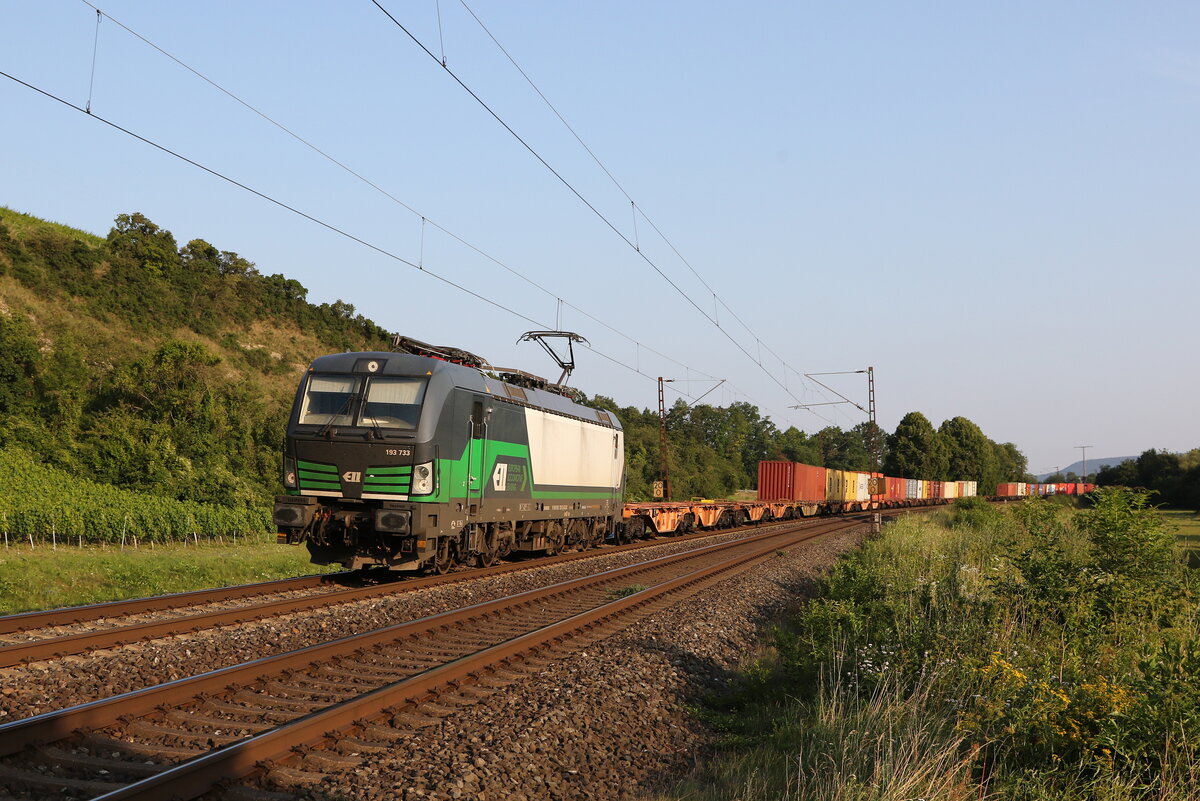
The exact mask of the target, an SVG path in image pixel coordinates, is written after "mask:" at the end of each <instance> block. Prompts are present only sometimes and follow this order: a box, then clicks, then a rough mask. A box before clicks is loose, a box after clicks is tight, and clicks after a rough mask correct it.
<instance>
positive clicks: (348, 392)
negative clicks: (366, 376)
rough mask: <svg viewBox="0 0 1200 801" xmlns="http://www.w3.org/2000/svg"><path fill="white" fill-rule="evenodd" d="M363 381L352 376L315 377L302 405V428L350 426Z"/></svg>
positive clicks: (312, 378)
mask: <svg viewBox="0 0 1200 801" xmlns="http://www.w3.org/2000/svg"><path fill="white" fill-rule="evenodd" d="M361 383H362V379H360V378H359V377H358V376H352V375H314V376H311V377H310V378H309V379H308V388H307V389H306V390H305V391H304V401H303V402H302V403H301V405H300V418H299V420H297V422H298V423H299V424H300V425H302V426H324V425H334V426H348V425H350V421H351V419H352V418H353V415H354V400H355V398H357V397H358V392H359V388H360V385H361Z"/></svg>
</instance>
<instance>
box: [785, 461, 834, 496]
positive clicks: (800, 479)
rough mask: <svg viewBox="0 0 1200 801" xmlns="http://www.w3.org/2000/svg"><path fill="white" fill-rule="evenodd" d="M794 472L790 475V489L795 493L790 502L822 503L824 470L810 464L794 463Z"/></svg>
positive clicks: (824, 489)
mask: <svg viewBox="0 0 1200 801" xmlns="http://www.w3.org/2000/svg"><path fill="white" fill-rule="evenodd" d="M794 467H795V472H794V473H793V475H792V487H793V492H794V493H795V494H794V495H793V496H792V498H791V500H793V501H808V502H812V503H824V501H825V491H826V487H825V479H826V475H825V474H826V472H828V471H826V469H825V468H824V467H813V466H812V465H810V464H801V463H800V462H795V463H794Z"/></svg>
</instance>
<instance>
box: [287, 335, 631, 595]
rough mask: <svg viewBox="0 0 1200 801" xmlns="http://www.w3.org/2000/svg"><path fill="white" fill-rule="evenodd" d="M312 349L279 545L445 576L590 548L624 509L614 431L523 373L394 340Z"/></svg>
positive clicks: (292, 433) (595, 413)
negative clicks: (463, 567)
mask: <svg viewBox="0 0 1200 801" xmlns="http://www.w3.org/2000/svg"><path fill="white" fill-rule="evenodd" d="M397 343H398V345H400V344H402V345H403V347H404V348H405V349H406V350H407V351H408V352H403V353H402V352H367V353H339V354H333V355H329V356H321V357H319V358H317V359H316V360H314V361H313V362H312V364H311V365H310V366H309V368H308V370H307V371H306V372H305V374H304V377H303V378H302V379H301V381H300V384H299V386H298V388H297V390H296V397H295V402H294V403H293V406H292V413H291V418H290V419H289V422H288V428H287V439H286V444H285V446H284V457H283V473H284V476H283V480H284V485H285V487H286V489H287V494H286V495H281V496H277V497H276V503H275V509H274V520H275V524H276V525H277V526H278V531H279V535H278V537H279V541H280V542H287V543H291V544H299V543H301V542H303V543H305V544H306V545H307V546H308V550H309V553H310V554H311V558H312V561H313V562H314V563H316V564H330V563H340V564H342V565H344V566H345V567H347V568H350V569H359V568H364V567H370V566H375V565H379V566H386V567H388V568H391V569H393V570H418V569H424V570H427V571H433V572H445V571H446V570H449V569H450V568H451V567H453V566H454V565H456V564H460V563H469V564H474V565H478V566H487V565H490V564H492V563H494V562H495V561H496V560H497V559H499V558H501V557H504V556H506V555H508V554H510V553H513V552H540V553H556V552H558V551H559V550H567V549H576V548H585V547H589V546H592V545H598V544H600V543H601V542H603V541H604V539H605V538H606V537H608V536H609V535H610V534H612V533H613V532H614V531H615V528H616V526H617V525H618V524H619V523H620V520H621V498H622V493H623V491H624V476H625V470H624V467H625V465H624V459H625V456H624V453H625V445H624V434H623V432H622V429H621V424H620V421H618V420H617V419H616V417H615V416H614V415H612V414H610V413H608V412H605V411H602V410H597V409H592V408H590V407H587V406H584V405H582V404H579V403H576V402H575V400H574V399H573V398H571V397H568V394H569V393H570V390H567V389H566V388H564V387H560V386H558V385H554V384H549V383H548V382H546V381H544V380H543V379H538V378H536V377H534V376H531V375H528V374H526V373H521V372H519V371H509V372H503V371H500V370H498V369H496V368H489V367H488V366H487V365H486V364H485V363H484V362H483V360H482V359H479V358H478V357H475V356H473V355H472V354H469V353H467V352H465V351H461V350H456V349H453V348H435V347H433V346H429V345H425V344H424V343H418V342H416V341H415V340H407V339H401V338H398V340H397Z"/></svg>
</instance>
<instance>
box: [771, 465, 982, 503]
mask: <svg viewBox="0 0 1200 801" xmlns="http://www.w3.org/2000/svg"><path fill="white" fill-rule="evenodd" d="M978 487H979V485H978V484H977V483H976V482H974V481H927V480H925V479H918V478H896V477H893V476H885V475H884V474H883V473H868V472H862V471H858V470H835V469H833V468H825V467H815V466H813V465H809V464H802V463H800V462H777V461H764V462H759V463H758V499H759V500H760V501H770V502H774V503H776V504H780V503H782V504H785V505H786V508H788V509H790V510H791V511H792V514H793V515H794V516H797V517H798V516H800V515H804V516H809V515H823V514H841V513H845V512H865V511H867V510H870V509H896V508H900V507H908V506H929V505H933V504H941V503H947V502H949V501H951V500H954V499H955V498H968V497H972V496H974V495H976V494H977V491H978Z"/></svg>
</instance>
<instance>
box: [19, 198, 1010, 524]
mask: <svg viewBox="0 0 1200 801" xmlns="http://www.w3.org/2000/svg"><path fill="white" fill-rule="evenodd" d="M307 296H308V290H307V289H305V287H304V286H303V285H301V284H300V283H299V282H298V281H296V280H294V279H289V278H287V277H285V276H284V275H282V274H279V273H275V274H266V273H265V272H260V271H259V269H258V268H257V267H256V265H255V264H254V263H253V262H251V261H249V260H248V259H246V258H245V257H243V256H241V255H239V254H237V253H234V252H231V251H228V250H222V249H221V248H220V247H219V246H217V245H214V244H211V243H209V242H207V241H205V240H203V239H192V240H191V241H189V242H187V243H186V244H184V245H182V246H181V245H180V244H179V243H178V242H177V241H176V239H175V237H174V235H173V234H172V233H171V232H170V231H168V230H166V229H163V228H161V227H159V226H158V225H156V224H155V223H154V222H152V221H151V220H150V219H148V218H147V217H146V216H145V215H143V214H140V213H132V214H121V215H119V216H118V217H117V218H116V220H115V223H114V225H113V227H112V229H111V230H110V231H109V232H108V235H107V236H106V237H98V236H95V235H92V234H88V233H85V232H83V231H79V230H76V229H73V228H69V227H67V226H63V225H58V224H54V223H48V222H45V221H42V220H38V219H36V218H34V217H31V216H28V215H25V214H21V213H18V212H15V211H12V210H9V209H4V208H0V449H3V450H6V451H11V452H20V453H21V454H23V456H22V457H21V458H19V459H18V461H19V462H20V463H21V464H23V465H26V464H40V465H43V466H45V467H46V468H48V469H53V470H55V471H56V472H54V473H53V478H52V479H47V480H50V481H52V482H57V483H61V482H62V481H63V480H64V478H63V477H64V476H68V475H70V476H76V477H78V479H79V480H81V481H85V480H86V481H87V482H91V483H92V484H96V485H109V486H113V487H118V488H121V489H122V490H126V491H134V492H139V493H144V494H147V495H150V496H157V497H164V498H170V499H175V500H177V501H181V502H201V503H208V504H216V505H221V506H227V507H235V508H242V507H259V508H261V507H263V506H265V505H266V504H268V503H269V501H270V498H271V496H272V495H274V494H275V493H276V492H277V491H278V481H279V472H280V450H281V447H282V440H283V433H284V426H285V423H286V416H287V411H288V408H289V406H290V404H291V399H292V396H293V393H294V391H295V385H296V381H297V378H298V376H299V373H300V372H301V371H302V370H303V369H304V367H305V366H307V364H308V363H309V362H310V361H311V360H312V358H313V357H315V356H317V355H320V354H324V353H330V352H337V351H345V350H369V349H387V348H388V345H389V341H390V335H389V334H388V332H386V331H384V330H383V329H382V328H380V327H379V326H378V325H376V324H375V323H374V322H372V321H370V320H367V319H365V318H363V317H362V316H361V315H357V314H355V311H354V307H353V306H352V305H351V304H349V303H347V302H344V301H341V300H338V301H336V302H334V303H332V304H329V303H322V304H312V303H309V302H308V299H307ZM592 403H593V404H594V405H596V406H598V407H601V408H605V409H608V410H610V411H613V412H615V413H616V414H617V415H618V416H619V417H620V419H621V421H622V423H623V424H624V426H625V429H626V432H627V437H626V443H627V446H626V447H627V460H626V461H627V464H628V489H627V496H628V497H629V498H630V499H631V500H646V499H649V498H650V497H651V484H652V482H653V481H654V480H655V479H657V478H658V477H659V461H660V457H659V418H658V414H657V412H653V411H650V410H648V409H639V408H636V407H632V406H629V407H624V408H621V407H618V406H617V404H616V403H615V402H614V401H613V400H611V399H609V398H606V397H603V396H597V397H596V398H594V400H593V401H592ZM870 434H871V429H870V426H869V424H867V423H865V422H864V423H861V424H859V425H856V426H854V427H853V428H850V429H849V430H842V429H840V428H838V427H836V426H829V427H826V428H823V429H821V430H819V431H817V432H816V433H814V434H808V433H806V432H803V431H800V430H798V429H796V428H788V429H787V430H784V431H780V430H779V429H778V427H777V426H776V425H775V424H774V423H773V422H772V421H771V420H770V419H769V418H766V417H764V416H762V414H761V413H760V412H759V410H758V409H757V408H756V407H755V406H753V405H751V404H748V403H734V404H732V405H730V406H728V407H715V406H709V405H706V404H699V405H696V406H691V407H689V406H688V405H687V404H685V403H684V402H683V401H682V400H680V401H678V402H676V404H675V405H674V406H673V407H672V408H671V409H670V411H669V413H668V415H667V436H668V442H669V452H670V465H671V478H672V485H673V487H674V496H675V497H676V498H688V497H710V498H712V497H727V496H729V495H731V494H732V493H734V492H737V491H739V490H748V489H753V488H754V486H755V484H756V481H757V465H758V462H759V460H762V459H785V460H791V461H800V462H806V463H809V464H814V465H822V466H827V467H836V468H842V469H856V470H868V469H870V468H871V466H872V459H871V456H870V440H871V438H870V436H869V435H870ZM876 434H877V436H876V439H875V441H876V442H877V443H878V444H879V446H880V448H881V450H882V452H883V459H884V461H883V465H884V469H885V471H887V472H889V473H891V474H893V475H905V476H910V477H920V478H930V479H968V480H976V481H979V482H980V487H981V491H982V490H983V488H985V487H990V486H992V485H994V484H995V483H996V482H997V481H1003V480H1019V479H1020V478H1021V477H1022V475H1023V474H1024V472H1025V460H1024V457H1023V456H1022V455H1021V454H1020V453H1019V452H1018V451H1017V450H1016V448H1015V447H1014V446H1012V445H1011V444H1003V445H1002V444H997V443H995V442H992V441H991V440H990V439H988V438H987V437H986V436H985V435H984V434H983V432H982V431H981V430H980V429H979V427H978V426H976V425H975V424H974V423H972V422H971V421H969V420H966V419H965V418H961V417H956V418H953V419H952V420H948V421H946V422H945V423H943V424H942V425H941V427H940V428H938V429H934V428H933V425H932V424H931V423H930V422H929V421H928V420H927V419H926V418H925V417H924V415H922V414H920V413H919V412H912V413H910V414H908V415H906V416H905V418H904V419H903V420H902V421H901V423H900V426H899V427H898V428H897V429H896V431H895V432H894V433H892V434H891V435H886V432H883V431H878V432H876ZM25 457H28V459H26V458H25ZM28 469H32V468H28Z"/></svg>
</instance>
